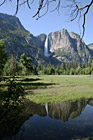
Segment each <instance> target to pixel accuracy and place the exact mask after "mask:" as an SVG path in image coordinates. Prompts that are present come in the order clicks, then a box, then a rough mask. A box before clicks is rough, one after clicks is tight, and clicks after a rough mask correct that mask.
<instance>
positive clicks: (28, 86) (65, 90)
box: [0, 75, 93, 103]
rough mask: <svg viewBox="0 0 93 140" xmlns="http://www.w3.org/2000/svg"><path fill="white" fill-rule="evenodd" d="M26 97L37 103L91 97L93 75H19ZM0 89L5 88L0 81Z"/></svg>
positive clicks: (3, 83) (5, 84)
mask: <svg viewBox="0 0 93 140" xmlns="http://www.w3.org/2000/svg"><path fill="white" fill-rule="evenodd" d="M16 82H21V84H22V86H23V87H24V89H25V91H26V92H27V95H26V98H27V99H29V100H30V101H34V102H37V103H44V102H56V101H65V100H72V99H73V100H75V99H79V98H93V75H91V76H87V75H79V76H78V75H73V76H72V75H38V76H33V75H31V76H19V77H16ZM0 89H2V90H3V91H4V90H7V83H6V82H5V81H2V82H0Z"/></svg>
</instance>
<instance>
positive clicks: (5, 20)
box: [0, 13, 25, 30]
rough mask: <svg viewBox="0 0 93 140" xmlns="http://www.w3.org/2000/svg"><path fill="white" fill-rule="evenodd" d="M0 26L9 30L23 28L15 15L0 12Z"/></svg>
mask: <svg viewBox="0 0 93 140" xmlns="http://www.w3.org/2000/svg"><path fill="white" fill-rule="evenodd" d="M0 26H2V27H3V26H4V27H6V29H10V30H16V29H19V30H25V28H24V27H23V25H22V24H21V22H20V20H19V19H18V18H17V17H16V16H12V15H7V14H2V13H0Z"/></svg>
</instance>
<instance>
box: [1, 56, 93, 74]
mask: <svg viewBox="0 0 93 140" xmlns="http://www.w3.org/2000/svg"><path fill="white" fill-rule="evenodd" d="M81 74H82V75H91V74H93V62H92V63H86V64H85V63H66V62H62V64H61V65H57V66H54V65H51V64H48V65H41V64H38V65H33V64H32V59H31V58H30V57H27V56H26V55H25V54H24V53H23V54H22V55H21V57H20V59H19V60H18V61H17V59H16V56H14V55H12V56H11V58H10V59H8V61H7V62H6V64H5V65H4V70H3V75H6V76H10V75H13V76H15V75H81Z"/></svg>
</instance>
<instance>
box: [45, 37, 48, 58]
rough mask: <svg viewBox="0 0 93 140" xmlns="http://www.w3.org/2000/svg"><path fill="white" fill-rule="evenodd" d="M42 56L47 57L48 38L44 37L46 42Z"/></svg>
mask: <svg viewBox="0 0 93 140" xmlns="http://www.w3.org/2000/svg"><path fill="white" fill-rule="evenodd" d="M44 55H45V56H46V57H48V56H49V53H48V36H47V37H46V41H45V46H44Z"/></svg>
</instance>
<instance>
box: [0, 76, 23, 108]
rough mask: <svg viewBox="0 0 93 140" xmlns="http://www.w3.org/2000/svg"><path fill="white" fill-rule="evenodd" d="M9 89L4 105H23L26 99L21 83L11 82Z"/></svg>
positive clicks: (3, 101)
mask: <svg viewBox="0 0 93 140" xmlns="http://www.w3.org/2000/svg"><path fill="white" fill-rule="evenodd" d="M7 86H8V89H7V91H6V94H4V96H3V98H2V103H3V104H5V105H9V106H12V105H13V107H14V106H18V105H21V103H22V102H23V99H24V95H25V92H24V89H23V87H22V86H21V84H20V83H16V82H15V79H12V80H9V82H8V84H7Z"/></svg>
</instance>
